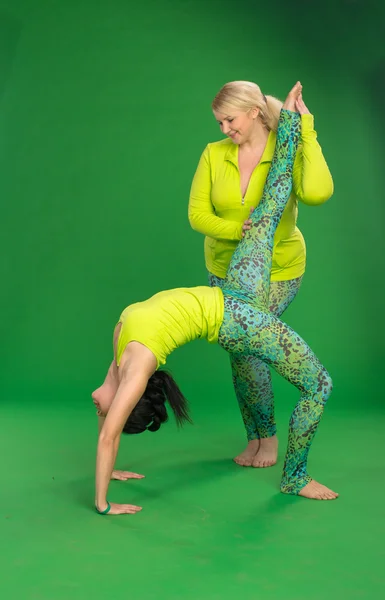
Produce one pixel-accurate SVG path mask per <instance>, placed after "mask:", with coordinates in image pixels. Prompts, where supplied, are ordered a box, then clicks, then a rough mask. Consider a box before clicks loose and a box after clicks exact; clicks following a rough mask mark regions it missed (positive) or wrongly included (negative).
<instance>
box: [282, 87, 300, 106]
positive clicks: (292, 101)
mask: <svg viewBox="0 0 385 600" xmlns="http://www.w3.org/2000/svg"><path fill="white" fill-rule="evenodd" d="M301 94H302V84H301V83H300V82H299V81H297V83H296V84H295V86H294V87H293V88H292V89H291V90H290V92H289V94H288V96H287V98H286V100H285V102H284V103H283V107H282V108H285V109H286V110H291V111H292V112H299V111H298V109H297V106H296V103H297V101H298V99H299V97H300V96H301Z"/></svg>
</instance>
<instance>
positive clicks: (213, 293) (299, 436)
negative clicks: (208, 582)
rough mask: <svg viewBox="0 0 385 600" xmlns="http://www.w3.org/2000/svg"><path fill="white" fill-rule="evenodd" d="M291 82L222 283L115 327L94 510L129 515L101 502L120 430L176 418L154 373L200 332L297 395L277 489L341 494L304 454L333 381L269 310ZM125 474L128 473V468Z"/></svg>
mask: <svg viewBox="0 0 385 600" xmlns="http://www.w3.org/2000/svg"><path fill="white" fill-rule="evenodd" d="M301 90H302V86H301V84H300V83H297V84H296V85H295V86H294V88H293V89H292V90H291V92H290V93H289V95H288V97H287V99H286V101H285V104H284V105H283V109H282V110H281V113H280V118H279V125H278V132H277V144H276V148H275V152H274V157H273V161H272V164H271V168H270V171H269V175H268V177H267V181H266V184H265V188H264V192H263V196H262V199H261V201H260V203H259V205H258V207H257V208H256V209H255V210H254V212H253V213H252V214H251V216H250V229H249V230H248V231H247V232H246V235H245V237H244V238H243V240H242V241H241V242H240V244H239V245H238V247H237V249H236V250H235V252H234V254H233V256H232V258H231V261H230V266H229V269H228V272H227V275H226V278H225V282H224V284H223V286H222V287H213V288H210V287H203V286H202V287H195V288H180V289H174V290H168V291H165V292H160V293H159V294H156V295H155V296H153V297H152V298H150V299H149V300H146V301H144V302H138V303H136V304H133V305H130V306H128V307H127V308H126V309H125V310H124V311H123V313H122V315H121V317H120V319H119V322H118V324H117V326H116V328H115V332H114V360H113V362H112V364H111V366H110V368H109V371H108V374H107V377H106V380H105V382H104V383H103V385H102V386H101V387H100V388H98V389H97V390H96V391H95V392H94V393H93V400H94V404H95V405H96V407H97V412H98V415H99V417H100V420H101V422H100V433H99V440H98V448H97V461H96V495H95V505H96V509H97V510H98V512H100V513H101V514H124V513H134V512H137V511H138V510H140V507H137V506H132V505H129V504H113V503H110V502H109V501H108V500H107V491H108V486H109V481H110V479H111V476H112V477H114V478H122V479H125V478H129V477H130V474H124V473H122V472H119V471H115V472H114V471H113V469H114V463H115V459H116V455H117V452H118V447H119V441H120V436H121V433H122V431H125V432H126V433H140V432H141V431H144V430H146V429H149V430H151V431H156V430H157V429H159V426H160V424H161V423H162V422H163V421H165V420H166V418H167V412H166V408H165V400H166V399H167V400H168V401H169V403H170V405H171V407H172V409H173V411H174V414H175V415H176V418H177V421H178V422H179V423H182V422H183V421H185V420H189V416H188V409H187V403H186V400H185V398H184V397H183V395H182V394H181V392H180V390H179V388H178V387H177V386H176V384H175V382H174V381H173V380H172V378H171V377H170V376H169V375H168V374H166V373H165V372H162V371H159V370H158V369H159V367H160V366H162V365H164V364H165V362H166V359H167V356H168V355H169V354H170V353H171V352H172V351H174V350H175V349H176V348H178V347H180V346H182V345H183V344H186V343H187V342H190V341H193V340H194V339H197V338H206V339H207V340H208V341H209V342H212V343H215V342H218V343H219V345H220V346H221V347H222V348H224V349H225V350H226V351H227V352H229V353H230V354H234V355H236V356H257V357H258V358H259V359H260V360H263V361H264V362H265V363H266V364H268V365H270V366H272V367H273V368H274V369H275V370H276V371H277V372H278V373H280V374H281V375H282V376H283V377H285V379H287V380H288V381H290V382H291V383H293V385H295V386H296V387H297V388H298V389H299V390H300V392H301V396H300V399H299V401H298V403H297V405H296V407H295V409H294V411H293V413H292V416H291V419H290V425H289V442H288V448H287V454H286V459H285V464H284V469H283V475H282V480H281V486H280V489H281V491H282V492H283V493H287V494H293V495H300V496H304V497H306V498H312V499H320V500H331V499H334V498H336V497H337V495H338V494H336V493H335V492H333V491H332V490H330V489H328V488H327V487H325V486H323V485H321V484H320V483H318V482H316V481H315V480H313V479H312V478H311V477H310V475H309V474H308V473H307V457H308V453H309V449H310V445H311V442H312V440H313V438H314V435H315V432H316V430H317V427H318V424H319V421H320V419H321V416H322V413H323V409H324V406H325V403H326V401H327V399H328V398H329V396H330V393H331V390H332V382H331V378H330V376H329V374H328V372H327V371H326V369H325V368H324V367H323V366H322V365H321V363H320V362H319V360H318V359H317V357H316V356H315V355H314V353H313V352H312V350H311V349H310V348H309V346H307V344H306V343H305V342H304V341H303V340H302V339H301V338H300V336H299V335H298V334H297V333H295V332H294V331H293V330H292V329H290V327H288V326H287V325H285V324H284V323H282V322H281V321H280V320H279V319H278V318H277V317H275V316H274V315H273V314H272V313H271V312H270V311H269V310H268V298H269V283H270V271H271V260H272V251H273V242H274V234H275V230H276V228H277V226H278V223H279V221H280V219H281V216H282V212H283V211H284V209H285V206H286V203H287V201H288V199H289V197H290V193H291V187H292V169H293V163H294V157H295V153H296V150H297V145H298V140H299V134H300V116H299V114H298V112H296V106H298V99H299V97H300V93H301ZM131 475H132V474H131Z"/></svg>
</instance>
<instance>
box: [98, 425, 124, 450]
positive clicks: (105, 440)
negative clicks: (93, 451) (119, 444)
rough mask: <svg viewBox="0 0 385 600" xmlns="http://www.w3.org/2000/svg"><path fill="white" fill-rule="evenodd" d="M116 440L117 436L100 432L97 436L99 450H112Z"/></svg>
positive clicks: (107, 432)
mask: <svg viewBox="0 0 385 600" xmlns="http://www.w3.org/2000/svg"><path fill="white" fill-rule="evenodd" d="M118 438H119V434H114V433H112V432H109V431H104V430H102V431H101V432H100V434H99V441H98V447H99V449H100V450H108V449H109V448H112V447H113V446H114V444H115V443H116V440H117V439H118Z"/></svg>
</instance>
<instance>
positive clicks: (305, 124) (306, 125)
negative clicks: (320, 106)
mask: <svg viewBox="0 0 385 600" xmlns="http://www.w3.org/2000/svg"><path fill="white" fill-rule="evenodd" d="M301 128H302V132H305V133H306V132H307V131H314V115H301Z"/></svg>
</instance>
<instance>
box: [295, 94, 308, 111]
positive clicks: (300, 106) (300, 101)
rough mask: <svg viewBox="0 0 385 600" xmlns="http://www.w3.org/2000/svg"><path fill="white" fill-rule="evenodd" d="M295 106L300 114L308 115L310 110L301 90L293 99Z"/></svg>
mask: <svg viewBox="0 0 385 600" xmlns="http://www.w3.org/2000/svg"><path fill="white" fill-rule="evenodd" d="M295 107H296V109H297V110H298V112H299V114H300V115H310V110H309V109H308V107H307V106H306V104H305V102H304V101H303V98H302V92H301V93H300V94H299V96H298V98H297V100H296V101H295Z"/></svg>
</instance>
